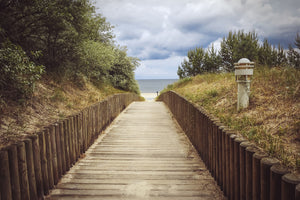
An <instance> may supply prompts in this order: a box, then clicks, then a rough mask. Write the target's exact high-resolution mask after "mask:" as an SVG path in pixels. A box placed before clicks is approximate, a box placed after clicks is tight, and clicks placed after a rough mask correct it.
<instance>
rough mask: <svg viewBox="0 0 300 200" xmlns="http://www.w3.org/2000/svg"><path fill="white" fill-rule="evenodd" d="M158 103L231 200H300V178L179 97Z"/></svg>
mask: <svg viewBox="0 0 300 200" xmlns="http://www.w3.org/2000/svg"><path fill="white" fill-rule="evenodd" d="M159 100H161V101H163V102H165V103H166V105H167V106H168V107H169V109H170V111H171V112H172V113H173V115H174V117H175V118H176V120H177V122H178V123H179V125H180V126H181V128H182V129H183V131H184V132H185V133H186V135H187V136H188V138H189V139H190V141H191V142H192V144H193V145H194V147H195V148H196V149H197V151H198V153H199V154H200V156H201V158H202V160H203V161H204V163H205V164H206V166H207V168H208V169H209V170H210V172H211V174H212V176H213V177H214V178H215V180H216V182H217V183H218V185H219V186H220V187H221V189H222V190H223V192H224V194H225V195H226V196H227V197H228V199H233V200H239V199H240V200H250V199H262V200H265V199H266V200H269V199H282V200H286V199H289V200H295V199H299V196H300V194H299V193H300V192H299V190H300V176H299V175H297V174H294V173H290V172H289V171H288V169H287V168H286V167H284V166H282V165H279V161H278V160H277V159H274V158H270V157H268V155H267V154H265V153H264V152H262V151H261V150H260V149H259V148H258V147H256V146H255V145H254V144H252V143H250V142H249V141H247V140H246V139H244V138H242V137H240V136H238V134H237V133H236V132H234V131H232V130H230V129H229V128H228V127H226V126H224V125H222V123H220V121H219V120H218V119H217V118H215V117H214V116H212V115H211V114H209V113H207V112H206V111H205V110H204V109H203V108H199V107H197V106H195V105H194V104H193V103H191V102H189V101H188V100H186V99H185V98H184V97H182V96H180V95H179V94H177V93H175V92H173V91H168V92H165V93H163V94H161V95H160V97H159ZM297 184H298V185H297Z"/></svg>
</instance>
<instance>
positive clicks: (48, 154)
mask: <svg viewBox="0 0 300 200" xmlns="http://www.w3.org/2000/svg"><path fill="white" fill-rule="evenodd" d="M44 135H45V147H46V159H47V169H48V180H49V189H52V188H53V187H54V180H53V166H52V162H53V157H52V148H51V141H50V134H49V129H48V128H46V129H45V130H44Z"/></svg>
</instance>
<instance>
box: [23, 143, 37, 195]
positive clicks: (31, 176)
mask: <svg viewBox="0 0 300 200" xmlns="http://www.w3.org/2000/svg"><path fill="white" fill-rule="evenodd" d="M24 143H25V149H26V160H27V171H28V182H29V192H30V199H31V200H37V199H38V194H37V190H36V179H35V171H34V158H33V153H34V152H33V148H32V141H31V140H30V139H25V140H24Z"/></svg>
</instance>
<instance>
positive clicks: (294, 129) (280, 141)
mask: <svg viewBox="0 0 300 200" xmlns="http://www.w3.org/2000/svg"><path fill="white" fill-rule="evenodd" d="M170 89H172V90H174V91H176V92H177V93H179V94H181V95H183V96H185V97H186V98H187V99H188V100H190V101H192V102H193V103H195V104H197V105H199V106H202V107H204V108H205V109H206V110H207V111H208V112H210V113H212V114H213V115H215V116H216V117H217V118H219V119H220V120H221V121H222V122H223V123H224V124H225V125H226V126H229V127H231V128H233V129H234V130H237V131H238V132H239V133H240V134H241V135H243V136H245V137H247V138H248V139H249V140H251V141H253V142H255V143H256V144H257V145H258V146H260V147H262V148H264V149H265V151H266V152H268V153H270V155H272V156H275V157H277V158H278V159H280V160H281V161H282V163H284V164H286V165H288V166H291V167H294V169H300V158H299V155H300V149H299V148H297V147H298V146H299V145H300V134H299V133H300V102H299V99H300V70H296V69H294V68H290V67H285V68H268V67H265V66H258V67H256V68H255V69H254V76H253V79H252V82H251V93H250V102H249V107H248V108H246V109H242V110H240V111H239V112H237V110H236V105H237V94H236V93H237V84H236V82H235V77H234V74H233V73H220V74H203V75H198V76H196V77H192V78H186V79H182V80H180V81H179V82H177V83H174V84H173V85H170V86H168V87H167V88H166V89H165V90H170Z"/></svg>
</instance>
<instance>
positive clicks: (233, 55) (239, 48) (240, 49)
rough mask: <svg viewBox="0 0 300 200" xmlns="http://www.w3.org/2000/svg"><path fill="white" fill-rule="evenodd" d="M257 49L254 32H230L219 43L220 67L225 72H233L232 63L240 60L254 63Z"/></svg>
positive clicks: (256, 39)
mask: <svg viewBox="0 0 300 200" xmlns="http://www.w3.org/2000/svg"><path fill="white" fill-rule="evenodd" d="M258 47H259V45H258V37H257V34H256V33H255V32H249V33H244V31H238V32H232V31H230V32H229V34H228V36H227V37H224V38H223V41H222V42H221V50H220V56H221V57H222V64H223V66H222V67H223V68H224V69H225V70H226V71H233V70H234V63H235V62H237V61H238V60H239V59H241V58H248V59H250V60H252V61H256V60H257V56H258V55H257V54H258V49H259V48H258Z"/></svg>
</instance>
